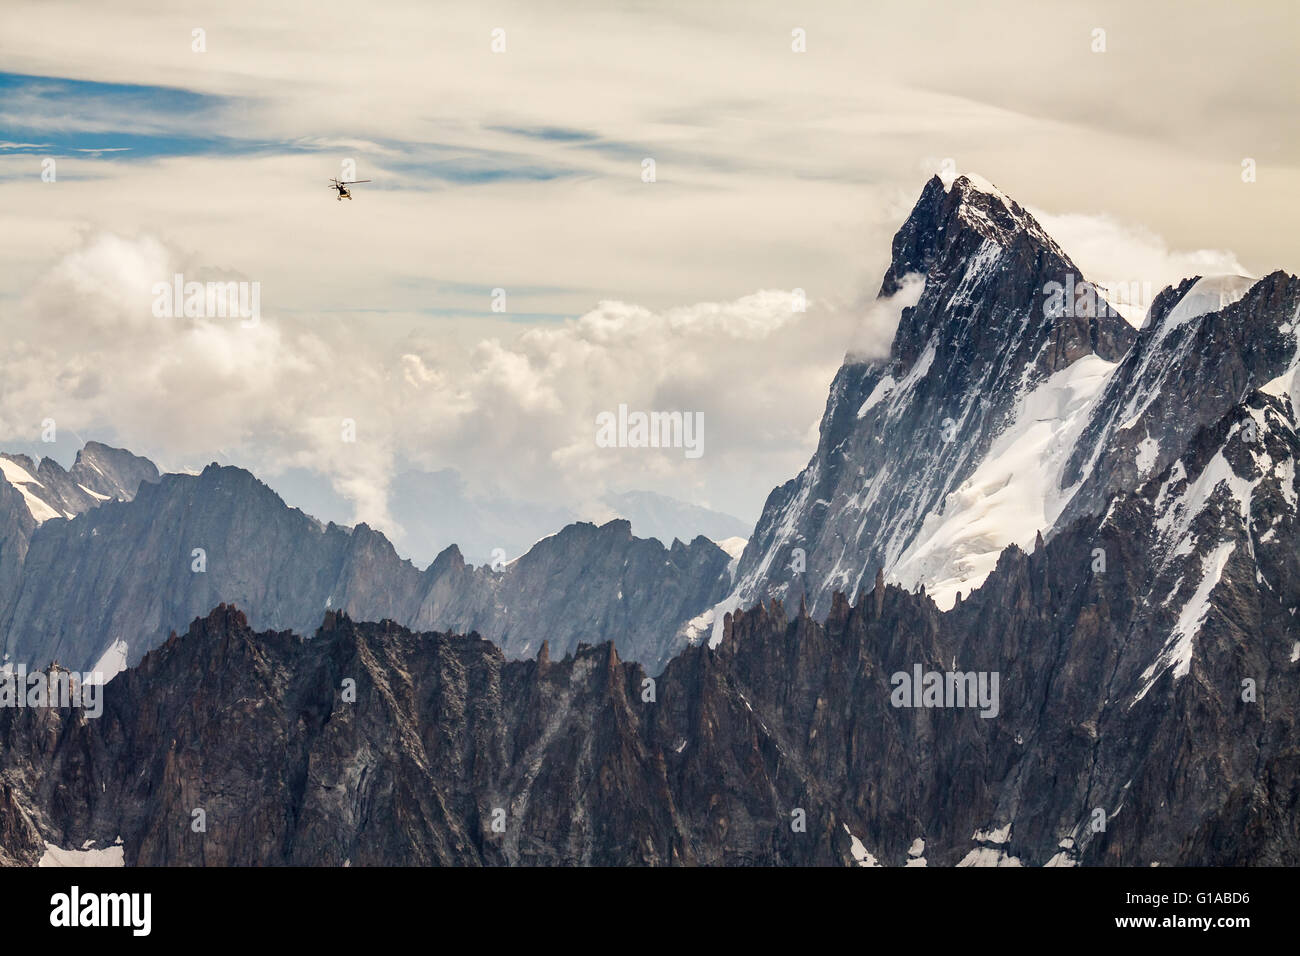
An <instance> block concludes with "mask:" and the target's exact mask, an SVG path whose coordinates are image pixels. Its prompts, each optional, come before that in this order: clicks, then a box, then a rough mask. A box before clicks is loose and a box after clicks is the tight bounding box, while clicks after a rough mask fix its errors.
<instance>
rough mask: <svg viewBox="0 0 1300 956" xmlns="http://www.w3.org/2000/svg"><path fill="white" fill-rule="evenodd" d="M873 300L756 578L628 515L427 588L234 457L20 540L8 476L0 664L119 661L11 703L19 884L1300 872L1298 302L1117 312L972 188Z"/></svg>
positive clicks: (26, 526)
mask: <svg viewBox="0 0 1300 956" xmlns="http://www.w3.org/2000/svg"><path fill="white" fill-rule="evenodd" d="M881 296H882V297H883V298H884V299H887V300H889V301H891V302H895V303H897V304H899V305H900V306H901V320H900V322H899V326H898V330H897V333H896V336H895V340H894V343H893V346H892V349H891V352H890V355H889V357H888V358H887V359H885V360H883V361H878V362H866V361H860V360H858V359H857V358H855V357H854V356H849V357H848V358H847V359H846V361H845V364H844V366H843V367H842V368H841V369H840V370H839V372H838V373H837V375H836V377H835V380H834V382H833V383H832V386H831V390H830V395H829V398H828V402H827V409H826V413H825V416H824V418H823V421H822V427H821V436H820V441H819V445H818V448H817V451H816V452H815V453H814V455H813V457H812V459H811V461H810V462H809V465H808V467H807V468H806V469H805V470H804V471H803V472H802V473H801V474H800V475H799V476H797V477H796V478H795V479H793V480H792V481H790V482H788V483H786V484H785V485H783V486H781V487H780V488H777V489H776V490H774V491H773V493H772V495H771V496H770V497H769V500H768V502H767V505H766V507H765V509H764V513H763V516H762V517H761V519H760V521H759V523H758V525H757V527H756V529H755V533H754V535H753V536H752V537H751V538H750V540H749V543H748V545H747V546H746V547H745V549H744V551H743V553H742V554H741V555H740V557H739V558H732V557H731V556H730V555H729V554H727V553H726V552H725V551H724V550H723V549H721V548H719V547H717V546H716V545H714V544H713V543H712V542H710V541H708V540H706V539H704V538H696V539H695V540H693V541H692V543H691V544H690V545H689V546H688V545H685V544H682V543H681V542H680V541H677V542H674V543H673V545H672V547H671V548H664V547H663V546H662V545H661V544H659V543H658V542H655V541H645V540H641V539H637V538H636V537H634V536H633V534H632V527H631V525H630V523H629V522H627V521H626V520H621V521H612V522H609V523H607V524H605V525H602V526H600V527H596V526H595V525H590V524H582V523H579V524H574V525H571V526H569V527H566V528H564V529H563V530H562V531H560V532H559V533H557V534H554V535H552V536H550V537H547V538H544V539H543V540H541V541H538V542H537V543H536V544H535V545H534V546H533V547H532V548H531V549H530V550H529V551H528V552H527V554H525V555H523V556H522V557H520V558H519V559H517V560H516V561H513V562H510V563H509V564H508V565H506V566H505V567H504V568H501V569H500V570H497V571H493V570H492V569H490V568H486V567H474V566H472V565H470V564H468V563H466V562H465V560H464V559H463V557H462V556H461V554H460V552H459V550H458V549H456V548H448V549H446V550H445V551H443V552H442V553H441V554H439V555H438V557H437V558H436V559H435V560H434V561H433V563H432V564H431V565H430V566H429V567H428V568H427V569H426V570H424V571H420V570H418V569H417V568H416V567H415V566H414V565H412V564H410V563H409V562H404V561H401V560H400V559H399V558H398V557H397V555H396V552H395V551H394V550H393V548H392V546H391V545H390V544H389V543H388V542H387V540H386V539H385V538H384V537H383V536H382V535H379V534H378V533H376V532H374V531H373V530H371V529H369V528H366V527H365V526H364V525H362V526H358V527H357V528H355V529H346V528H340V527H338V526H336V525H321V524H320V523H319V522H316V521H314V520H313V519H311V518H309V517H307V516H306V515H304V514H302V513H301V512H298V511H296V510H294V509H289V508H287V507H286V506H285V505H284V504H283V502H282V501H280V499H279V498H278V496H276V495H275V494H274V493H273V492H271V491H270V489H269V488H266V487H265V486H264V485H262V484H261V483H260V482H258V481H257V480H256V479H255V478H253V476H251V475H249V474H248V473H247V472H242V471H240V470H239V469H228V468H227V469H223V468H217V467H216V466H213V467H211V468H209V469H207V470H205V471H204V472H203V474H201V475H198V476H176V475H168V476H164V477H162V478H161V479H160V480H159V481H158V482H157V483H144V484H141V485H140V487H139V490H138V492H137V493H136V495H135V497H134V499H133V500H130V501H106V502H103V503H100V504H99V505H97V506H95V507H92V508H91V509H90V510H88V511H85V512H83V513H81V514H77V515H75V516H74V517H72V518H70V519H63V518H48V519H46V520H44V521H43V522H42V523H40V524H39V526H38V525H37V524H36V521H37V518H36V516H35V513H34V512H33V511H32V510H31V509H32V508H34V507H36V506H35V505H32V504H31V503H30V499H29V497H28V496H29V495H34V494H36V491H35V490H33V487H32V486H33V484H34V483H37V482H36V481H35V479H36V476H34V475H33V476H31V477H32V478H33V481H25V480H21V479H20V480H19V481H18V483H17V484H14V483H13V481H12V480H10V481H4V482H0V509H4V510H0V530H3V529H5V528H8V529H10V531H11V533H17V534H20V535H21V534H25V535H26V536H27V538H26V539H25V540H27V541H28V546H27V551H26V554H25V558H23V559H17V558H14V557H13V555H14V554H16V551H9V552H8V556H7V553H6V551H5V550H4V549H0V582H2V581H3V580H4V578H3V577H2V575H3V574H6V573H11V572H7V571H6V570H5V569H6V568H11V569H12V568H16V569H17V575H18V576H17V579H16V582H17V583H16V590H15V591H14V593H15V595H16V597H15V598H14V600H13V602H12V604H11V608H10V610H9V611H8V612H6V613H7V617H6V618H5V621H6V622H7V628H8V630H7V639H8V641H9V646H10V647H12V648H15V649H16V650H18V651H19V652H20V653H17V654H15V659H16V660H20V661H33V662H35V663H43V662H44V661H45V660H47V659H48V658H49V657H51V656H59V657H60V658H61V659H63V658H64V657H65V656H66V658H67V660H69V661H71V660H83V661H84V660H90V659H92V658H93V657H94V655H96V654H106V653H108V652H109V651H112V650H114V649H116V648H118V647H119V646H120V645H121V644H125V645H126V646H127V647H128V648H130V652H129V655H128V658H129V660H130V662H131V663H132V664H133V665H134V666H132V667H130V668H129V669H127V670H126V671H125V672H124V673H121V674H119V675H118V676H117V677H116V679H114V680H113V681H112V682H111V683H109V684H108V685H107V686H105V687H104V688H103V689H102V693H103V700H102V703H103V714H102V716H99V717H91V716H89V715H88V714H86V713H84V712H82V711H81V710H75V709H70V708H62V709H60V708H49V707H45V708H39V707H38V708H16V707H0V752H3V753H4V756H5V759H4V761H3V762H2V763H0V861H5V862H16V863H31V862H34V861H36V860H38V859H40V858H41V857H42V856H43V855H44V854H45V853H46V852H52V850H51V847H53V848H57V849H59V850H60V851H71V850H75V849H76V848H82V849H85V848H88V847H99V848H108V847H110V846H112V845H113V844H114V843H115V842H116V841H117V840H118V838H119V837H120V839H121V847H122V853H123V856H124V859H125V861H126V862H127V863H130V864H164V865H183V864H230V865H234V864H240V865H268V864H322V865H348V864H352V865H367V864H399V863H409V864H434V863H437V864H462V865H482V864H488V865H497V864H512V865H518V864H579V863H582V864H595V865H603V864H684V865H685V864H728V865H733V864H734V865H742V864H758V865H779V864H806V865H814V864H815V865H828V864H850V865H875V864H883V865H895V866H923V865H935V866H950V865H955V866H986V865H987V866H1018V865H1034V866H1037V865H1043V866H1075V865H1096V864H1103V865H1107V864H1118V865H1128V866H1143V867H1146V866H1151V865H1161V866H1169V865H1175V866H1177V865H1199V866H1206V865H1285V866H1294V865H1298V864H1300V814H1298V813H1297V812H1296V809H1297V806H1300V703H1297V702H1298V701H1300V624H1298V623H1297V619H1296V612H1297V610H1300V517H1298V514H1297V512H1298V505H1300V477H1298V475H1297V459H1298V458H1300V417H1298V412H1300V279H1297V278H1296V277H1294V276H1290V275H1287V274H1285V273H1281V272H1277V273H1273V274H1271V275H1268V276H1265V277H1264V278H1262V279H1258V280H1254V279H1245V278H1242V277H1236V276H1203V277H1191V278H1189V279H1187V280H1186V281H1183V282H1181V283H1179V284H1178V285H1177V286H1174V287H1170V288H1167V289H1165V290H1164V291H1162V292H1161V294H1160V295H1159V296H1158V297H1157V298H1156V299H1155V301H1154V302H1153V304H1152V306H1151V308H1150V310H1149V312H1148V313H1147V315H1146V316H1145V320H1144V321H1143V323H1142V325H1141V327H1140V328H1134V327H1133V326H1131V325H1129V324H1128V323H1127V322H1125V321H1124V320H1123V319H1122V318H1121V317H1120V316H1119V315H1118V313H1116V312H1115V311H1114V310H1112V309H1111V308H1110V307H1109V305H1108V303H1106V301H1105V299H1104V297H1102V296H1101V295H1099V294H1098V291H1097V289H1096V287H1095V286H1093V285H1091V284H1090V283H1089V282H1088V281H1087V280H1086V278H1084V277H1083V276H1082V275H1081V274H1080V273H1079V272H1078V270H1077V268H1076V267H1075V266H1074V264H1073V263H1072V262H1071V261H1070V260H1069V258H1068V257H1067V256H1066V254H1065V253H1064V252H1063V251H1062V250H1061V249H1060V248H1059V247H1058V246H1057V244H1056V243H1055V242H1054V241H1053V240H1052V239H1051V237H1049V236H1048V235H1047V234H1046V233H1045V232H1044V231H1043V230H1042V228H1041V226H1040V225H1039V224H1038V223H1037V222H1036V221H1035V220H1034V219H1033V217H1032V216H1030V215H1029V214H1028V213H1027V212H1026V211H1025V210H1024V209H1023V208H1022V207H1020V206H1019V205H1018V204H1017V203H1015V202H1014V201H1012V200H1010V199H1009V198H1008V197H1006V196H1004V195H1003V194H1002V193H1000V192H999V191H998V190H997V189H996V188H995V187H993V186H991V185H990V184H988V183H985V182H983V181H980V180H977V179H975V178H972V177H960V178H958V179H956V180H955V181H954V182H953V183H952V184H951V185H950V186H947V187H945V186H944V184H943V182H942V181H940V180H938V179H937V178H936V179H935V180H932V181H931V182H930V183H928V184H927V185H926V186H925V188H924V191H923V192H922V195H921V198H920V200H919V201H918V203H917V205H916V208H915V209H914V210H913V212H912V214H911V215H910V216H909V218H908V220H907V222H906V223H905V224H904V225H903V227H902V228H901V229H900V230H899V232H898V235H897V236H896V237H895V240H894V247H893V263H892V265H891V267H890V270H889V272H888V273H887V274H886V276H885V279H884V282H883V283H882V287H881ZM14 461H16V460H14ZM28 464H30V462H28ZM17 466H19V467H22V468H23V469H24V471H25V472H26V473H27V474H29V475H30V474H31V473H30V470H29V469H28V467H27V465H24V464H23V462H22V461H17ZM39 484H40V486H41V487H45V486H46V484H47V483H45V482H39ZM48 484H49V485H50V486H51V487H53V486H54V485H55V484H57V483H56V482H55V481H54V480H53V479H51V481H50V482H48ZM19 486H22V487H19ZM24 489H25V490H24ZM51 494H52V492H51ZM41 500H42V501H45V499H43V498H42V499H41ZM46 505H47V506H48V507H54V505H52V504H49V503H48V502H46ZM196 542H203V544H202V545H201V546H202V547H204V548H205V551H206V561H207V565H206V569H205V570H204V571H203V572H202V573H200V574H196V573H195V572H193V571H192V570H191V560H192V550H191V549H192V548H193V547H195V546H199V545H196ZM6 561H8V562H9V563H8V564H6V563H5V562H6ZM15 562H16V563H15ZM232 601H234V602H236V603H238V604H239V606H240V608H241V610H236V609H235V608H234V607H233V606H231V602H232ZM213 606H216V610H215V611H210V610H208V609H209V608H211V607H213ZM322 619H323V623H321V624H320V626H319V627H317V626H316V625H317V623H318V622H321V621H322ZM169 620H170V621H182V620H192V623H191V624H190V625H189V628H188V630H187V631H186V633H185V634H184V635H182V636H176V635H171V636H166V637H164V634H163V629H164V628H166V627H167V624H166V621H169ZM177 629H178V630H179V629H180V628H179V626H178V627H177ZM473 630H477V631H478V634H477V635H476V634H468V635H467V636H461V634H463V632H468V631H473ZM706 633H710V635H711V636H710V639H709V640H704V639H703V638H704V635H705V634H706ZM484 638H489V639H490V640H489V639H484ZM633 657H635V658H637V659H636V660H631V659H630V658H633ZM3 691H4V682H0V693H3ZM200 808H201V809H203V810H204V814H205V819H206V821H207V828H206V830H205V831H203V832H198V831H195V830H194V829H193V827H192V825H191V824H192V821H193V819H194V811H195V810H196V809H200ZM494 824H500V829H496V828H494Z"/></svg>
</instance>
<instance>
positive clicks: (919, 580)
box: [888, 355, 1115, 610]
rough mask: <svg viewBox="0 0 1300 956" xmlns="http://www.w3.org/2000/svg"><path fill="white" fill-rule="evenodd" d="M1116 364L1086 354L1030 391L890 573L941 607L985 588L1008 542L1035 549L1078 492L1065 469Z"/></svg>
mask: <svg viewBox="0 0 1300 956" xmlns="http://www.w3.org/2000/svg"><path fill="white" fill-rule="evenodd" d="M1114 368H1115V364H1114V363H1112V362H1107V361H1105V360H1104V359H1101V358H1099V357H1098V356H1096V355H1086V356H1084V357H1083V358H1081V359H1079V360H1078V361H1077V362H1075V363H1073V364H1072V365H1070V366H1069V367H1068V368H1064V369H1061V370H1060V371H1059V372H1056V373H1055V374H1054V375H1052V376H1051V377H1049V378H1047V379H1046V380H1045V381H1043V382H1042V383H1041V384H1039V386H1038V387H1037V388H1035V389H1034V390H1033V391H1031V392H1030V393H1029V394H1028V395H1026V396H1024V397H1023V398H1022V399H1021V400H1020V402H1019V404H1018V406H1017V409H1016V412H1015V414H1014V418H1013V420H1012V422H1011V424H1010V425H1009V426H1007V428H1006V429H1005V430H1004V431H1003V432H1002V433H1001V434H1000V435H999V436H998V437H997V438H996V439H995V440H994V442H993V445H992V446H991V447H990V448H989V452H988V454H987V455H985V456H984V460H983V461H982V462H981V463H980V465H979V467H978V468H976V470H975V472H974V474H972V475H971V476H970V477H969V478H968V479H967V480H966V481H965V482H963V483H962V485H961V486H960V487H959V488H957V489H956V490H955V491H953V492H952V493H950V494H949V495H948V496H947V498H946V499H945V500H944V503H943V508H942V510H941V511H937V512H932V513H931V514H929V515H927V516H926V518H925V521H924V522H923V523H922V525H921V530H920V531H919V532H918V533H917V536H916V539H915V540H914V541H913V542H912V544H911V545H909V546H908V548H907V550H906V551H905V552H904V553H903V554H902V556H901V557H900V558H899V560H898V562H897V563H896V564H895V565H894V567H893V568H892V569H891V570H890V572H889V575H888V576H889V577H890V578H891V579H892V580H894V581H896V582H897V583H899V584H901V585H902V586H903V587H905V588H907V589H908V590H915V589H916V587H917V586H918V585H920V584H924V585H925V590H926V593H927V594H928V595H929V596H930V597H931V598H932V599H933V600H934V602H935V604H937V605H938V606H939V608H940V609H942V610H947V609H949V608H951V607H952V606H953V605H954V604H955V603H956V599H957V592H958V591H961V592H963V593H969V592H970V591H972V590H974V589H975V588H977V587H979V585H981V584H982V583H983V582H984V579H985V578H987V577H988V575H989V574H990V573H991V572H992V571H993V569H994V567H996V566H997V562H998V556H999V555H1000V554H1001V553H1002V551H1003V549H1005V548H1006V547H1007V546H1008V545H1011V544H1016V545H1019V546H1020V547H1021V548H1024V549H1025V550H1030V549H1031V548H1032V546H1033V543H1034V539H1035V537H1036V536H1037V534H1038V533H1039V531H1042V530H1046V529H1048V528H1051V527H1052V526H1053V525H1054V524H1055V523H1056V519H1057V518H1058V517H1059V516H1060V514H1061V512H1062V511H1063V510H1064V509H1065V506H1066V505H1067V504H1068V503H1069V501H1070V499H1071V498H1072V497H1073V496H1074V493H1075V491H1077V490H1078V485H1077V484H1076V485H1073V486H1071V487H1069V488H1064V489H1063V488H1061V474H1062V472H1063V470H1064V467H1065V462H1066V460H1067V459H1068V458H1069V455H1070V452H1071V451H1072V450H1073V448H1074V444H1075V441H1076V440H1077V438H1078V436H1079V434H1080V433H1081V432H1082V430H1083V428H1084V426H1085V425H1086V424H1087V422H1088V416H1089V413H1090V412H1091V410H1092V406H1093V404H1094V402H1096V400H1097V397H1098V396H1099V395H1100V394H1101V392H1102V389H1103V388H1104V386H1105V383H1106V380H1107V378H1108V377H1109V375H1110V374H1111V372H1112V371H1113V370H1114Z"/></svg>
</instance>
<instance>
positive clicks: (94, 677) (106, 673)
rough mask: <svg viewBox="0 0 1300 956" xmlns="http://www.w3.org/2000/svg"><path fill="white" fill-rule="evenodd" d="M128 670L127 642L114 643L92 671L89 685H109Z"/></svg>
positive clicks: (88, 681) (101, 656)
mask: <svg viewBox="0 0 1300 956" xmlns="http://www.w3.org/2000/svg"><path fill="white" fill-rule="evenodd" d="M124 670H126V641H114V642H113V644H112V646H110V647H109V649H108V650H106V651H104V653H103V654H102V655H100V658H99V660H98V661H96V662H95V666H94V667H92V668H91V669H90V678H89V680H87V681H86V683H87V684H107V683H108V682H109V681H111V680H112V679H113V678H114V677H116V676H117V675H118V674H120V673H122V671H124Z"/></svg>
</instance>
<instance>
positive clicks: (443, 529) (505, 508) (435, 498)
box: [268, 468, 751, 567]
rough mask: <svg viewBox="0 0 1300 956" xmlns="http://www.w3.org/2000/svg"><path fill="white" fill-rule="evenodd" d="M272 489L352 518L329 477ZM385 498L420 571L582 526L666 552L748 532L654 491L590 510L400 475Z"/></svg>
mask: <svg viewBox="0 0 1300 956" xmlns="http://www.w3.org/2000/svg"><path fill="white" fill-rule="evenodd" d="M268 481H269V483H270V484H271V485H272V487H274V488H275V489H276V491H277V492H278V493H279V494H280V495H281V496H282V497H283V498H284V499H285V501H287V502H289V503H290V504H292V505H293V506H295V507H298V508H301V509H302V510H303V511H305V512H307V513H308V514H311V515H315V516H316V517H317V518H320V519H322V520H333V521H336V522H340V523H342V522H345V521H347V520H348V519H349V517H350V515H351V514H352V512H353V508H352V504H351V502H349V501H348V500H347V499H346V498H343V497H342V496H340V495H338V494H337V493H335V492H334V490H333V488H332V486H331V484H330V482H329V479H328V477H326V476H325V475H322V474H319V473H317V472H315V471H312V470H310V469H301V468H299V469H290V470H288V471H286V472H283V473H281V474H279V475H277V476H275V477H274V478H272V479H268ZM387 492H388V494H387V500H388V510H389V512H390V514H391V516H392V525H391V527H390V528H389V529H388V530H387V535H388V537H389V539H390V540H391V541H392V543H393V547H395V548H396V549H397V551H398V553H399V554H401V555H402V556H403V557H405V558H409V559H410V560H411V561H412V562H414V563H415V564H416V565H419V566H420V567H424V566H425V565H427V564H429V563H430V562H432V561H433V560H434V559H435V558H436V557H437V556H438V555H439V554H441V553H442V552H443V551H444V550H446V549H447V548H448V547H450V546H451V545H453V544H454V545H456V547H457V549H458V550H459V551H460V553H461V554H462V555H464V557H465V560H466V561H469V562H471V563H473V564H494V563H500V562H501V561H508V560H512V559H514V558H517V557H519V556H520V555H521V554H524V553H525V552H526V551H527V550H528V549H529V548H531V547H532V546H533V544H534V543H535V542H537V541H539V540H540V539H542V538H544V537H547V536H548V535H551V534H554V533H555V532H556V531H558V530H559V529H560V528H563V527H564V526H566V525H570V524H573V523H574V522H577V521H591V522H594V523H596V524H603V523H605V522H606V521H609V520H611V519H613V518H626V519H627V520H628V521H630V522H631V523H632V533H633V534H635V535H636V536H637V537H639V538H657V539H659V541H661V542H662V543H663V544H664V546H665V547H671V546H672V543H673V541H674V540H680V541H693V540H695V538H697V537H698V536H699V535H704V536H705V537H706V538H708V539H710V540H712V541H723V540H725V539H728V538H733V537H742V538H743V537H745V536H747V535H748V534H749V531H750V527H751V526H749V525H746V524H745V522H743V521H741V520H740V519H739V518H735V517H732V516H731V515H729V514H725V513H724V512H721V511H715V510H713V509H710V508H704V507H700V506H699V505H693V504H690V503H688V502H685V501H680V500H678V499H676V498H672V497H670V496H668V495H661V494H656V493H654V492H650V491H623V492H607V493H605V494H603V495H601V496H600V497H599V498H598V499H596V500H595V501H593V502H591V503H590V504H589V505H588V506H587V507H585V508H571V507H567V506H560V505H555V504H548V503H546V502H540V501H532V500H526V499H522V498H518V497H515V496H512V495H510V494H507V493H505V492H503V491H502V490H501V489H499V488H492V487H480V486H477V485H475V484H472V483H471V482H469V481H467V480H466V479H465V477H464V476H463V475H461V473H460V472H458V471H457V470H456V469H454V468H443V469H440V470H438V471H423V470H418V469H408V468H401V469H399V470H397V471H396V472H395V473H394V475H393V477H392V480H391V482H390V483H389V485H388V489H387Z"/></svg>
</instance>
